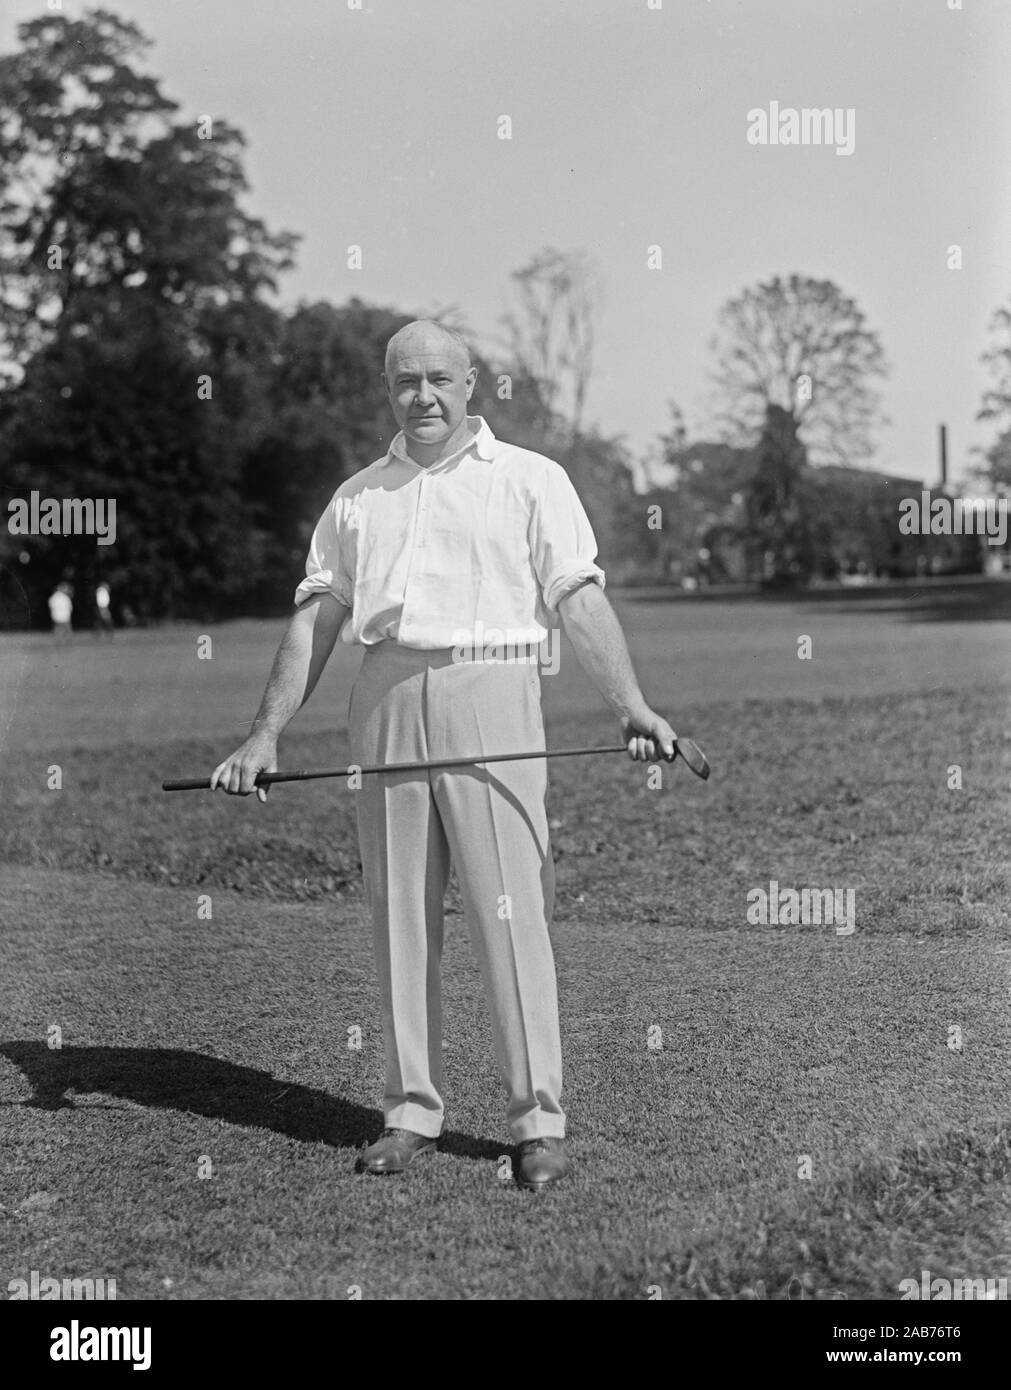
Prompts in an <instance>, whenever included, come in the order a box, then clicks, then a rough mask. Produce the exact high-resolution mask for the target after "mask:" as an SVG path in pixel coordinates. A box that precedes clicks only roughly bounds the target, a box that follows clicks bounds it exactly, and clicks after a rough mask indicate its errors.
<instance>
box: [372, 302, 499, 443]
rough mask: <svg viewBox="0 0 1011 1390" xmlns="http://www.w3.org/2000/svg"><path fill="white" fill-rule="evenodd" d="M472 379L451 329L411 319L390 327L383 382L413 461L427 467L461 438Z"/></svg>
mask: <svg viewBox="0 0 1011 1390" xmlns="http://www.w3.org/2000/svg"><path fill="white" fill-rule="evenodd" d="M476 380H477V368H476V367H474V366H473V365H472V364H471V360H470V352H469V350H468V348H467V344H466V343H465V342H464V341H463V339H462V338H461V337H460V335H459V333H457V332H456V331H455V330H454V329H452V328H446V327H444V326H443V324H441V323H436V322H435V320H434V319H415V321H414V322H413V323H409V324H406V325H405V327H403V328H401V330H400V331H399V333H394V335H393V337H392V338H391V339H390V341H389V343H388V344H387V347H386V371H385V372H384V373H383V384H384V386H385V387H386V394H387V396H388V397H389V400H390V406H391V407H392V410H393V414H394V417H395V419H396V421H397V424H398V425H399V426H400V428H401V429H402V430H403V432H404V437H405V439H406V440H407V449H408V453H409V454H410V456H411V458H412V459H413V460H414V461H415V463H418V464H420V465H421V466H422V467H427V466H428V465H429V464H431V463H434V462H436V461H437V460H438V459H440V458H443V457H446V456H447V450H448V451H449V452H452V451H453V450H454V449H457V448H460V447H461V446H462V445H463V444H464V443H465V442H466V439H467V435H468V426H467V402H468V401H469V400H470V398H471V395H472V393H473V390H474V383H475V381H476Z"/></svg>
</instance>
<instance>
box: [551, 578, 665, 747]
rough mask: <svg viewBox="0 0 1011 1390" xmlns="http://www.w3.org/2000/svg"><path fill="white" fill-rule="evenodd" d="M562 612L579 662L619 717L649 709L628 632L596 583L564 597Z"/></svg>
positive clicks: (633, 717)
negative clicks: (636, 671) (633, 657)
mask: <svg viewBox="0 0 1011 1390" xmlns="http://www.w3.org/2000/svg"><path fill="white" fill-rule="evenodd" d="M558 611H559V613H560V614H561V617H562V622H563V624H564V626H565V631H566V634H567V635H568V638H569V641H570V642H571V643H572V645H573V647H574V648H575V650H576V656H577V657H578V658H579V664H580V665H581V666H582V668H583V670H584V671H585V672H586V674H587V675H588V676H589V677H590V679H591V680H592V681H593V683H594V685H595V686H596V687H597V689H598V690H599V691H600V693H601V695H602V696H603V697H604V699H605V700H606V701H607V703H608V704H609V705H610V706H611V708H612V709H613V710H614V712H615V714H616V715H618V717H619V718H620V719H631V720H633V721H634V720H637V719H639V718H641V716H642V715H643V714H644V713H648V712H649V707H648V706H647V704H646V701H645V698H644V697H643V693H642V691H641V690H640V688H639V682H638V680H637V678H636V674H635V669H634V667H633V666H632V658H631V656H630V655H629V651H628V644H627V643H626V641H625V634H624V633H623V632H622V630H621V624H620V623H619V622H618V619H617V616H616V615H615V612H614V609H613V608H612V607H611V605H610V603H609V601H608V599H607V597H606V596H605V594H604V592H603V590H602V589H601V588H600V587H599V585H597V584H584V585H583V587H582V588H580V589H576V590H575V591H574V592H573V593H571V594H569V595H568V596H567V597H566V598H564V599H562V601H561V603H560V604H559V607H558Z"/></svg>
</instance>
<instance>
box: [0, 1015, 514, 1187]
mask: <svg viewBox="0 0 1011 1390" xmlns="http://www.w3.org/2000/svg"><path fill="white" fill-rule="evenodd" d="M0 1056H4V1057H7V1058H8V1059H9V1060H10V1061H11V1062H13V1063H14V1065H15V1066H17V1067H20V1069H21V1070H22V1071H23V1072H24V1074H25V1076H26V1077H27V1078H28V1080H29V1081H30V1083H31V1085H32V1088H33V1092H34V1093H33V1095H32V1096H31V1098H30V1099H29V1100H27V1101H23V1102H21V1103H22V1104H24V1105H27V1106H30V1107H32V1108H33V1109H36V1110H68V1109H69V1110H72V1109H74V1108H75V1105H74V1100H73V1093H75V1092H76V1093H79V1094H82V1095H87V1094H93V1093H101V1094H103V1095H108V1096H118V1097H119V1098H120V1099H122V1100H129V1101H134V1102H135V1103H136V1104H138V1105H145V1106H148V1107H150V1108H151V1109H154V1110H179V1111H182V1112H184V1113H189V1114H191V1115H204V1116H206V1117H207V1118H208V1119H214V1120H225V1121H227V1122H228V1123H229V1124H234V1125H244V1126H246V1127H248V1128H251V1129H270V1130H273V1131H274V1133H275V1134H284V1135H287V1136H288V1138H290V1139H297V1140H299V1142H301V1143H305V1144H314V1143H322V1144H329V1145H331V1146H332V1147H333V1148H355V1149H357V1148H361V1147H362V1146H363V1145H364V1144H367V1143H371V1142H372V1140H374V1139H375V1138H376V1137H377V1136H378V1134H379V1132H380V1130H381V1129H382V1126H383V1117H382V1115H381V1114H380V1112H379V1111H378V1110H374V1109H370V1108H366V1107H365V1106H363V1105H358V1104H357V1103H356V1102H355V1101H350V1100H345V1099H343V1098H342V1097H341V1096H335V1095H330V1094H329V1093H328V1092H326V1091H318V1090H315V1089H313V1088H312V1087H310V1086H299V1085H293V1084H291V1083H285V1082H284V1081H282V1080H278V1078H277V1077H274V1076H271V1074H270V1072H266V1071H257V1070H256V1069H255V1068H253V1067H244V1066H240V1065H239V1064H238V1063H236V1062H226V1061H223V1060H222V1059H221V1058H220V1057H209V1056H208V1055H207V1054H206V1053H203V1052H186V1051H183V1050H182V1049H180V1048H158V1047H62V1048H58V1049H50V1048H49V1047H47V1046H46V1044H45V1043H41V1042H35V1041H32V1042H23V1041H18V1040H11V1041H10V1042H3V1043H0ZM440 1147H441V1148H442V1150H443V1152H445V1153H450V1154H454V1155H456V1156H457V1157H458V1158H477V1159H486V1158H490V1159H496V1158H498V1157H499V1155H500V1154H501V1153H502V1151H503V1145H502V1144H496V1143H494V1142H493V1141H492V1140H490V1139H478V1138H475V1137H474V1136H472V1135H469V1134H460V1133H458V1132H457V1131H454V1130H449V1131H447V1132H446V1133H445V1134H444V1135H443V1137H442V1142H441V1145H440Z"/></svg>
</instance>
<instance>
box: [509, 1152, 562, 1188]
mask: <svg viewBox="0 0 1011 1390" xmlns="http://www.w3.org/2000/svg"><path fill="white" fill-rule="evenodd" d="M519 1155H520V1162H519V1167H518V1169H517V1171H516V1181H517V1182H518V1183H519V1185H520V1187H526V1188H528V1189H529V1190H530V1191H531V1192H543V1191H544V1190H545V1189H546V1188H548V1187H551V1186H552V1185H553V1184H554V1183H556V1182H559V1181H560V1180H561V1179H562V1178H564V1177H565V1174H566V1173H567V1172H568V1171H569V1160H568V1159H567V1158H566V1157H565V1140H564V1139H525V1140H524V1141H523V1143H522V1144H521V1145H520V1149H519Z"/></svg>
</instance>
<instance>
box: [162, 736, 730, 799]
mask: <svg viewBox="0 0 1011 1390" xmlns="http://www.w3.org/2000/svg"><path fill="white" fill-rule="evenodd" d="M627 751H628V745H627V744H624V743H615V744H607V745H606V746H604V747H602V748H554V749H544V750H539V751H538V752H536V753H491V754H488V755H486V756H485V757H475V758H439V759H436V760H435V761H433V762H418V763H385V764H382V765H380V766H379V767H338V768H328V769H316V770H309V771H304V772H261V773H260V774H259V775H258V776H257V778H256V786H258V787H267V786H272V785H273V784H274V783H275V782H312V781H315V780H316V779H318V778H321V777H350V776H351V775H352V774H353V773H356V772H357V773H360V774H361V775H362V776H363V777H364V776H367V775H369V774H371V773H379V772H432V771H435V770H437V769H438V768H443V767H467V766H470V765H472V764H481V763H515V762H523V761H525V760H526V759H527V758H578V757H585V756H586V755H587V754H591V753H626V752H627ZM674 753H675V757H677V756H678V755H680V756H681V757H682V758H683V759H684V761H685V762H686V763H687V764H688V766H689V767H690V768H691V770H692V772H694V773H695V775H696V776H697V777H701V778H702V779H703V781H705V780H706V778H707V777H708V776H709V762H708V760H707V759H706V756H705V754H704V753H703V752H702V749H701V748H699V746H698V744H697V743H693V742H692V740H691V739H690V738H684V737H679V738H678V739H677V740H676V741H675V744H674ZM210 785H211V779H210V778H209V777H184V778H181V779H179V780H177V781H174V782H163V783H162V784H161V789H162V791H163V792H197V791H208V790H209V789H210Z"/></svg>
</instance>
